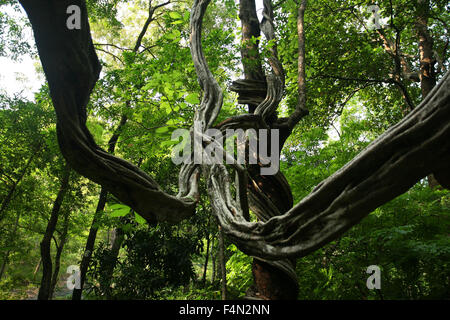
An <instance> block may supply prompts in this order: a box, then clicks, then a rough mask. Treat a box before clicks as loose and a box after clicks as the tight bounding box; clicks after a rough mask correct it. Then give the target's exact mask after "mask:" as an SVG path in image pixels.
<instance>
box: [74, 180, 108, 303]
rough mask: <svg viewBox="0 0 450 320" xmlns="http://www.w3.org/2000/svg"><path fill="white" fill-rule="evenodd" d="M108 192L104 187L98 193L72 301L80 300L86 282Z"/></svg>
mask: <svg viewBox="0 0 450 320" xmlns="http://www.w3.org/2000/svg"><path fill="white" fill-rule="evenodd" d="M107 197H108V192H107V191H106V189H105V188H104V187H102V189H101V191H100V196H99V199H98V203H97V209H96V210H95V214H94V219H93V220H92V224H91V228H90V229H89V235H88V238H87V241H86V246H85V249H84V254H83V257H82V258H81V264H80V289H77V288H74V289H73V293H72V300H81V295H82V293H83V287H84V281H85V280H86V273H87V270H88V268H89V262H90V261H91V256H92V252H93V251H94V246H95V239H96V238H97V232H98V226H97V221H98V219H99V218H100V215H102V214H103V210H104V209H105V205H106V199H107Z"/></svg>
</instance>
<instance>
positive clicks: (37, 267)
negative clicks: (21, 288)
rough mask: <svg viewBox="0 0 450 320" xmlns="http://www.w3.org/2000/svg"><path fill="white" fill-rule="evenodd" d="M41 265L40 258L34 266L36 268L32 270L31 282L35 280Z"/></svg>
mask: <svg viewBox="0 0 450 320" xmlns="http://www.w3.org/2000/svg"><path fill="white" fill-rule="evenodd" d="M41 263H42V258H39V261H38V263H37V265H36V268H35V269H34V272H33V281H34V280H36V275H37V273H38V272H39V269H40V268H41Z"/></svg>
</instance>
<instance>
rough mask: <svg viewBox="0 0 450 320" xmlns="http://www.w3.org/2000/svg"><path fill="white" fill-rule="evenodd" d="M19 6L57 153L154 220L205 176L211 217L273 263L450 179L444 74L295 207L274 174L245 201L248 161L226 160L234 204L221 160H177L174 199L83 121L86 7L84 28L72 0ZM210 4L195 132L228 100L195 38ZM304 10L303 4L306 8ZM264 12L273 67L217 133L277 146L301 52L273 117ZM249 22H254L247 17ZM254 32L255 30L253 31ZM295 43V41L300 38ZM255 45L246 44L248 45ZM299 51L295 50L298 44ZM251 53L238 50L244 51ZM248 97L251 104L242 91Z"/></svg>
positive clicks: (89, 55) (183, 207)
mask: <svg viewBox="0 0 450 320" xmlns="http://www.w3.org/2000/svg"><path fill="white" fill-rule="evenodd" d="M20 3H21V4H22V5H23V7H24V8H25V10H26V12H27V14H28V17H29V19H30V22H31V24H32V26H33V30H34V34H35V39H36V44H37V47H38V50H39V55H40V58H41V62H42V65H43V68H44V71H45V74H46V77H47V80H48V83H49V87H50V92H51V96H52V100H53V104H54V107H55V111H56V114H57V117H58V122H57V127H58V139H59V143H60V147H61V151H62V153H63V155H64V157H65V158H66V160H67V162H68V163H69V164H70V165H71V166H72V167H73V168H74V169H75V170H76V171H78V172H79V173H80V174H82V175H84V176H86V177H88V178H89V179H91V180H92V181H94V182H97V183H99V184H101V185H102V186H104V187H105V188H106V189H108V190H109V191H110V192H111V193H112V194H113V195H115V196H116V197H117V198H118V199H119V200H121V201H122V202H123V203H125V204H127V205H129V206H130V207H131V208H132V209H133V210H135V211H136V212H138V213H139V214H140V215H142V216H143V217H144V218H145V219H146V220H147V221H148V222H149V223H154V222H162V221H170V222H179V221H180V220H182V219H185V218H187V217H189V216H190V215H192V214H193V213H194V211H195V205H196V198H198V179H199V178H200V174H199V173H200V171H201V172H203V176H205V177H206V180H207V186H208V194H209V196H210V201H211V204H212V207H213V212H214V214H215V216H216V217H217V218H218V220H219V223H220V225H221V227H222V229H223V231H224V232H225V233H226V234H227V236H228V237H229V239H231V240H232V241H233V242H234V243H235V244H236V245H237V246H238V247H239V248H240V249H241V250H242V251H244V252H245V253H247V254H249V255H252V256H256V257H258V258H259V259H263V260H268V261H269V260H271V261H276V260H279V259H287V258H296V257H302V256H305V255H307V254H308V253H311V252H313V251H314V250H316V249H318V248H320V247H321V246H323V245H325V244H326V243H328V242H329V241H331V240H333V239H335V238H337V237H338V236H339V235H341V234H342V233H344V232H345V231H347V230H348V229H349V228H350V227H352V226H354V225H355V224H357V223H358V222H359V221H360V220H361V219H362V218H364V217H365V216H366V215H367V214H369V213H370V212H371V211H373V210H374V209H376V208H377V207H379V206H381V205H382V204H384V203H386V202H388V201H390V200H392V199H393V198H395V197H397V196H398V195H401V194H402V193H404V192H406V191H407V190H408V189H410V188H411V187H412V186H413V185H414V184H415V183H416V182H417V181H419V180H420V179H422V178H423V177H425V176H427V175H429V174H430V173H434V174H435V176H436V178H437V179H438V181H439V183H440V184H441V185H443V186H445V187H447V188H448V186H449V184H450V179H449V177H448V172H449V171H450V170H448V169H449V168H448V166H449V165H448V164H449V163H450V161H449V160H450V154H449V150H450V148H449V147H450V146H449V144H450V139H449V138H450V128H449V126H448V123H449V117H450V107H449V92H450V90H449V86H450V79H449V75H448V73H447V74H445V75H444V76H443V78H442V79H441V81H440V83H439V84H438V85H436V87H434V89H433V90H432V91H431V92H430V93H428V95H427V96H426V97H424V98H423V101H422V102H421V104H420V105H419V106H417V107H416V108H415V109H414V110H413V111H412V112H410V113H409V114H408V115H407V116H406V117H405V118H404V119H403V120H402V121H400V122H399V123H398V124H396V125H395V126H393V127H392V128H390V129H389V130H387V131H386V132H385V133H384V134H382V135H381V136H380V137H379V138H378V139H377V140H375V141H374V142H373V143H372V144H371V145H369V146H368V147H367V148H366V149H365V150H364V151H363V152H361V153H360V154H359V155H358V156H357V157H355V158H354V159H353V160H352V161H350V162H349V163H348V164H347V165H345V166H344V167H343V168H342V169H341V170H339V171H338V172H336V173H335V174H334V175H332V176H331V177H329V178H328V179H326V180H325V181H323V182H322V183H319V184H318V185H317V187H316V188H315V189H314V190H313V192H312V193H311V194H310V195H309V196H307V197H306V198H304V199H303V200H302V201H301V202H300V203H298V204H297V205H295V206H292V204H290V203H288V205H287V206H286V205H285V204H284V205H283V203H282V202H281V201H278V202H277V201H276V200H277V197H280V196H285V195H289V193H290V190H289V186H288V185H287V183H286V182H285V180H283V176H282V175H281V174H276V175H275V176H271V177H270V178H268V179H269V180H271V181H270V182H269V183H267V184H266V186H273V185H274V184H275V183H277V184H278V185H279V186H280V188H279V190H281V192H280V193H278V194H275V193H273V192H272V193H271V195H272V196H273V199H274V202H273V203H278V204H279V206H276V205H275V206H271V205H269V204H268V201H267V199H262V200H261V199H258V198H256V197H253V198H252V195H253V194H255V192H254V191H252V187H251V186H252V183H255V184H256V185H258V180H260V179H262V178H261V176H259V175H258V174H255V167H252V166H248V167H247V168H243V167H241V166H236V165H235V166H233V169H234V170H235V172H236V174H237V176H238V179H237V181H238V183H236V185H235V187H234V188H235V190H236V194H238V195H239V196H238V197H236V198H237V199H235V198H234V197H233V195H232V194H231V192H230V188H231V181H232V180H234V179H231V178H230V177H231V176H230V173H229V172H228V170H227V168H226V167H225V165H212V166H208V165H201V166H197V165H184V166H183V167H182V169H181V171H180V192H179V195H178V196H176V197H175V196H171V195H169V194H168V193H165V192H163V191H162V189H161V188H160V187H159V185H158V184H157V183H156V182H155V181H154V179H153V178H152V177H150V176H149V175H148V174H146V173H144V172H143V171H142V170H140V169H139V168H137V167H136V166H134V165H132V164H130V163H128V162H126V161H124V160H122V159H120V158H117V157H114V156H112V155H110V154H108V153H106V152H105V151H103V150H101V149H100V148H99V147H98V146H97V145H96V143H95V141H94V139H93V138H92V136H91V134H90V133H89V130H88V129H87V127H86V118H87V117H86V105H87V103H88V101H89V96H90V94H91V92H92V90H93V88H94V85H95V83H96V82H97V79H98V77H99V73H100V69H101V68H100V64H99V61H98V59H97V56H96V53H95V49H94V46H93V43H92V39H91V36H90V30H89V23H88V17H87V10H86V5H85V2H84V1H71V3H70V4H73V3H75V4H76V5H78V6H79V7H80V8H81V13H82V14H81V21H82V24H81V29H79V30H68V29H67V28H65V25H66V18H67V15H66V8H67V6H68V5H69V1H56V0H55V1H46V2H43V1H31V0H21V1H20ZM245 3H246V2H245V1H242V2H241V5H242V6H243V7H244V8H243V9H248V10H250V11H252V15H253V10H252V8H251V7H250V4H247V5H246V4H245ZM208 4H209V1H207V0H206V1H203V0H200V1H195V2H194V5H193V8H192V12H191V53H192V59H193V61H194V66H195V69H196V72H197V77H198V80H199V82H200V85H201V88H202V90H203V99H202V101H201V103H200V105H199V107H198V108H197V110H196V114H195V117H194V120H196V121H200V122H201V123H202V128H201V132H199V134H201V135H203V133H204V131H205V130H206V129H208V128H211V127H213V125H214V124H215V122H216V119H217V116H218V115H219V113H220V110H221V107H222V99H223V93H222V89H221V88H220V86H219V85H218V83H217V81H216V80H215V78H214V76H213V74H212V73H211V71H210V69H209V67H208V64H207V63H206V59H205V56H204V53H203V49H202V44H201V31H202V21H203V17H204V14H205V11H206V9H207V7H208ZM303 5H304V2H303ZM303 5H302V6H300V8H303V9H300V10H304V6H303ZM243 11H245V10H241V12H243ZM242 17H244V15H242ZM253 17H254V15H253ZM298 17H299V21H300V23H299V25H300V26H299V28H298V33H299V34H300V36H301V35H302V28H301V21H302V19H301V17H302V12H300V13H299V14H298ZM264 18H265V20H264V19H263V21H262V26H261V29H262V30H263V32H264V33H265V34H266V38H267V39H268V40H269V41H272V50H270V55H269V59H268V60H269V65H270V69H271V71H270V72H267V75H263V79H262V81H263V82H264V80H265V82H266V88H264V86H262V84H261V83H259V84H257V86H256V88H257V89H256V90H255V89H254V88H255V85H254V84H255V82H252V81H250V82H248V81H247V82H245V81H244V82H242V81H241V82H240V83H237V84H236V85H240V87H238V88H237V89H238V90H239V91H240V92H239V93H240V97H241V101H242V102H244V103H248V101H250V102H253V104H254V105H257V106H256V108H255V109H254V110H253V112H252V110H251V108H249V114H245V115H240V116H234V117H231V118H229V119H227V120H225V121H222V122H221V123H219V124H216V125H215V127H216V128H219V129H220V130H223V131H224V130H226V129H230V128H244V129H247V128H255V129H262V128H278V129H279V130H280V132H281V134H280V136H281V139H282V141H281V143H280V146H282V145H283V144H284V142H285V140H286V139H287V138H288V137H289V135H290V134H291V132H292V130H293V128H294V127H295V125H296V124H297V123H298V121H299V120H300V119H301V118H302V117H303V116H304V115H305V114H306V111H305V108H304V101H306V100H305V92H304V90H303V89H304V87H303V84H302V83H304V77H305V76H304V68H302V65H301V63H302V62H301V60H302V52H300V53H299V60H300V67H299V68H298V69H299V70H298V71H299V80H300V81H298V84H299V97H298V103H297V104H296V107H295V108H294V111H292V113H291V115H290V116H289V117H287V118H279V119H278V118H277V117H276V116H275V113H274V112H275V111H276V109H277V108H278V106H279V103H280V100H281V98H282V94H283V88H284V80H285V79H284V72H283V70H282V69H281V68H280V63H279V59H278V56H277V50H276V46H274V44H276V41H275V38H274V25H273V18H272V5H271V3H270V2H269V1H265V16H264ZM244 19H245V18H243V20H244ZM249 22H251V23H253V24H254V19H253V21H249ZM252 34H253V33H252V32H250V33H249V36H251V35H252ZM50 39H51V40H50ZM253 40H254V39H253V38H252V39H251V41H253ZM299 42H300V43H301V42H302V40H301V37H300V38H299ZM256 44H257V42H256ZM256 47H257V46H255V45H254V46H253V48H252V46H250V49H249V50H250V51H251V49H253V50H254V49H255V48H256ZM302 48H303V46H302V45H300V46H299V49H300V51H302ZM249 50H243V55H244V56H245V55H246V53H248V52H249ZM251 58H252V59H254V58H255V56H252V57H251ZM250 60H251V59H250ZM244 64H245V57H244ZM256 72H258V70H257V71H256ZM246 80H247V79H246ZM248 80H254V79H248ZM256 81H261V79H257V80H256ZM235 87H236V86H235ZM255 91H256V94H255ZM248 93H250V96H251V98H252V99H249V98H248V96H249V95H248ZM255 99H256V100H255ZM205 138H206V139H208V137H205ZM258 169H259V168H258ZM117 172H119V173H120V174H116V173H117ZM247 181H249V182H250V187H248V183H247ZM262 185H263V186H264V184H262ZM247 189H248V190H247ZM247 193H248V197H247ZM264 193H266V192H263V194H264ZM267 193H268V192H267ZM263 198H264V197H263ZM264 200H265V202H263V201H264ZM249 204H250V206H252V204H253V208H257V209H254V210H252V211H257V210H259V211H260V212H259V213H258V214H257V215H258V216H261V217H267V220H266V221H264V220H263V221H260V222H252V223H249V222H248V221H247V218H248V217H247V211H248V208H249ZM255 204H256V205H255ZM258 204H259V205H258ZM261 204H263V205H261ZM291 207H292V208H291ZM273 263H275V262H273ZM279 266H280V267H281V265H280V264H279ZM285 269H286V268H285ZM286 270H287V269H286Z"/></svg>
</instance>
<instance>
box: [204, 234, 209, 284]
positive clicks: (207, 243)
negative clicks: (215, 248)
mask: <svg viewBox="0 0 450 320" xmlns="http://www.w3.org/2000/svg"><path fill="white" fill-rule="evenodd" d="M209 245H210V235H209V234H208V236H207V238H206V256H205V265H204V266H203V279H202V282H203V285H205V283H206V272H207V271H208V260H209Z"/></svg>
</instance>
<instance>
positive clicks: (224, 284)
mask: <svg viewBox="0 0 450 320" xmlns="http://www.w3.org/2000/svg"><path fill="white" fill-rule="evenodd" d="M219 264H220V272H221V280H222V281H221V282H222V285H221V293H222V300H227V268H226V261H225V243H224V236H223V231H222V227H221V226H219Z"/></svg>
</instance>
